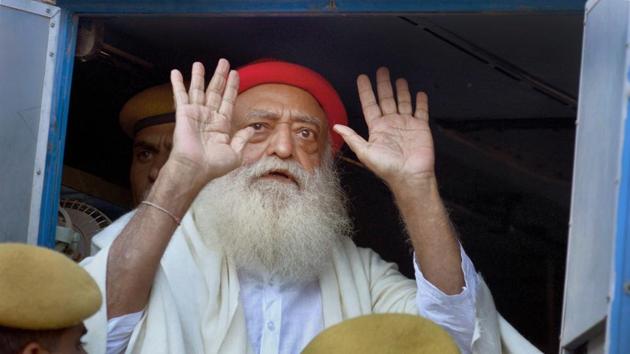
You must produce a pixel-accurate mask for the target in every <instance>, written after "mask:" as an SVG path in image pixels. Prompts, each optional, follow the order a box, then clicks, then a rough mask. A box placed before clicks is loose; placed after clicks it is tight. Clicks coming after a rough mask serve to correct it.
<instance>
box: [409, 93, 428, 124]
mask: <svg viewBox="0 0 630 354" xmlns="http://www.w3.org/2000/svg"><path fill="white" fill-rule="evenodd" d="M413 116H414V117H416V118H418V119H422V120H425V121H428V120H429V97H427V94H426V93H424V92H422V91H420V92H418V93H417V94H416V113H414V115H413Z"/></svg>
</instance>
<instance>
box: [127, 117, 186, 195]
mask: <svg viewBox="0 0 630 354" xmlns="http://www.w3.org/2000/svg"><path fill="white" fill-rule="evenodd" d="M174 129H175V124H174V123H167V124H158V125H152V126H149V127H146V128H144V129H142V130H140V131H139V132H138V133H137V134H136V136H135V138H134V141H133V158H132V161H131V171H130V173H129V179H130V181H131V192H132V194H133V203H134V205H138V204H139V203H140V202H141V201H143V200H144V199H145V197H146V196H147V194H149V190H150V189H151V186H153V183H154V182H155V180H156V178H157V176H158V173H159V172H160V169H161V168H162V166H164V163H165V162H166V160H167V159H168V155H169V154H170V153H171V148H172V147H173V130H174Z"/></svg>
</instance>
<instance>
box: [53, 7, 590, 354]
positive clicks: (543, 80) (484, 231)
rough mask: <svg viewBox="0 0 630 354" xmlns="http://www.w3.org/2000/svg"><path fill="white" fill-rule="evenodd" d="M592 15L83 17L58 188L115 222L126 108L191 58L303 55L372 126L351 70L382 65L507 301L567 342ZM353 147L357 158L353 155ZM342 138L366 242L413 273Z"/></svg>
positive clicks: (243, 60)
mask: <svg viewBox="0 0 630 354" xmlns="http://www.w3.org/2000/svg"><path fill="white" fill-rule="evenodd" d="M581 38H582V15H581V14H555V13H546V14H539V13H522V14H521V13H512V14H490V13H485V14H448V15H444V14H421V15H404V16H398V15H363V16H359V15H356V16H343V15H339V16H304V17H283V16H263V17H254V16H241V17H231V16H213V17H207V16H205V17H204V16H197V17H191V16H170V17H163V16H143V17H139V16H134V17H132V16H115V17H107V16H99V17H81V19H80V29H79V40H78V45H77V57H76V61H75V64H74V74H73V82H72V93H71V102H70V105H71V106H70V116H69V122H68V131H67V139H66V145H65V156H64V175H63V186H62V195H61V198H62V199H79V200H82V201H85V202H86V203H88V204H90V205H93V206H94V207H96V208H98V209H99V210H101V211H102V212H104V213H105V214H106V215H107V216H108V217H109V218H110V219H112V220H113V219H116V218H117V217H118V216H120V215H121V214H122V213H124V212H126V211H128V210H129V209H130V197H129V180H128V173H129V165H130V161H131V154H130V152H131V140H130V139H129V138H128V137H127V136H126V135H125V134H124V133H123V132H122V131H121V129H120V126H119V125H118V114H119V112H120V109H121V107H122V105H123V104H124V103H125V102H126V101H127V100H128V99H129V98H130V97H131V96H133V95H134V94H135V93H137V92H139V91H140V90H142V89H144V88H147V87H150V86H153V85H157V84H162V83H166V82H167V81H168V78H169V71H170V70H171V69H172V68H177V69H179V70H180V71H182V72H183V73H184V74H185V75H189V73H190V66H191V64H192V62H193V61H195V60H198V61H201V62H203V63H204V64H205V65H206V67H207V68H210V69H208V70H211V69H212V68H213V67H214V65H215V63H216V61H217V60H218V59H219V58H220V57H225V58H228V59H229V60H230V62H231V63H232V65H233V67H238V66H240V65H243V64H247V63H249V62H251V61H253V60H256V59H260V58H276V59H282V60H287V61H292V62H296V63H299V64H302V65H305V66H308V67H311V68H313V69H314V70H316V71H318V72H319V73H321V74H322V75H323V76H324V77H326V78H328V79H329V80H330V81H331V83H332V84H333V85H334V86H335V87H336V88H337V90H338V91H339V93H340V95H341V97H342V99H343V101H344V103H345V105H346V109H347V111H348V115H349V120H350V126H351V127H353V128H354V129H355V130H357V132H359V133H360V134H362V135H363V136H364V137H366V136H367V128H366V126H365V123H364V122H363V117H362V114H361V109H360V104H359V99H358V95H357V92H356V85H355V79H356V77H357V75H359V74H361V73H366V74H368V75H370V76H371V78H374V73H375V71H376V69H377V68H378V67H379V66H387V67H389V69H390V71H391V74H392V76H393V78H396V77H405V78H407V80H408V81H409V85H410V87H411V89H412V90H413V91H418V90H423V91H426V92H427V94H428V96H429V106H430V116H431V126H432V130H433V134H434V140H435V146H436V170H437V175H438V181H439V185H440V193H441V195H442V197H443V199H444V201H445V203H446V206H447V208H448V210H449V212H450V215H451V218H452V220H453V223H454V224H455V227H456V229H457V231H458V234H459V237H460V238H461V242H462V244H463V246H464V248H465V249H466V251H467V253H468V254H469V256H470V258H471V259H472V260H473V262H474V263H475V265H476V267H477V270H478V271H479V272H481V274H482V275H483V276H484V278H485V280H486V282H487V283H488V285H489V287H490V289H491V290H492V292H493V295H494V299H495V303H496V306H497V308H498V310H499V311H500V312H501V313H502V314H503V316H504V317H505V318H506V319H507V320H508V321H509V322H510V323H512V325H513V326H514V327H515V328H516V329H517V330H519V331H520V332H521V333H522V334H523V335H524V336H525V337H526V338H528V339H529V340H530V341H531V342H532V343H533V344H534V345H536V346H537V347H538V348H539V349H541V350H542V351H543V352H556V351H557V350H558V336H559V332H560V321H561V311H562V294H563V285H564V284H563V282H564V280H563V279H564V267H565V259H566V245H567V235H568V225H569V210H570V196H571V179H572V164H573V146H574V137H575V118H576V113H577V112H576V101H577V93H578V83H579V76H580V69H579V68H580V48H581ZM353 160H354V161H353ZM355 161H356V157H355V156H354V154H353V153H352V152H351V151H350V149H348V148H347V147H344V148H343V150H342V152H341V154H340V156H339V158H338V166H339V169H340V171H341V177H342V183H343V186H344V188H345V190H346V191H347V193H348V196H349V201H350V210H351V215H352V217H353V219H354V220H355V228H356V235H355V241H356V242H357V243H358V244H359V245H360V246H365V247H371V248H373V249H374V250H376V251H377V252H378V253H379V254H381V256H382V257H383V258H385V259H386V260H389V261H392V262H396V263H397V264H398V265H399V267H400V269H401V271H402V272H403V273H404V274H406V275H407V276H410V277H412V276H413V269H412V263H411V257H412V256H411V251H410V246H409V244H408V243H407V241H406V236H405V235H404V231H403V228H402V227H401V222H400V219H399V216H398V214H397V210H396V207H395V205H394V203H393V200H392V197H391V195H390V193H389V191H388V189H387V187H386V186H385V185H384V184H383V183H382V182H380V180H378V179H377V178H376V177H375V176H373V175H372V174H371V173H370V172H368V171H367V170H365V169H364V168H363V167H361V166H360V165H358V164H357V163H356V162H355Z"/></svg>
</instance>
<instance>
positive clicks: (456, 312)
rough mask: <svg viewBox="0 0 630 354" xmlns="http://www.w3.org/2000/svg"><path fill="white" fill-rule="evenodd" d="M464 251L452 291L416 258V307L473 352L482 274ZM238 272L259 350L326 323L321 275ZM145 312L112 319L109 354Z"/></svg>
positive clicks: (290, 342)
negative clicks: (459, 280) (428, 275)
mask: <svg viewBox="0 0 630 354" xmlns="http://www.w3.org/2000/svg"><path fill="white" fill-rule="evenodd" d="M97 241H98V239H97ZM461 257H462V264H461V267H462V271H463V273H464V279H465V281H466V287H464V288H463V289H462V291H461V292H460V293H459V294H456V295H446V294H444V293H443V292H442V291H440V290H439V289H437V288H436V287H435V286H433V285H432V284H431V283H430V282H429V281H427V280H426V279H425V278H424V275H423V274H422V272H421V271H420V268H419V267H418V265H417V264H416V263H415V262H414V268H415V273H416V274H415V276H416V289H417V291H416V307H417V308H418V309H419V312H420V314H421V315H422V316H423V317H425V318H428V319H430V320H432V321H433V322H435V323H437V324H439V325H440V326H442V327H443V328H444V329H445V330H446V331H447V332H448V333H449V334H450V335H451V336H452V337H453V339H454V340H455V342H456V343H457V345H458V346H459V348H460V351H461V353H462V354H469V353H470V352H471V345H472V338H473V329H474V326H475V295H476V293H475V289H476V285H477V274H476V273H475V269H474V266H473V265H472V262H471V261H470V259H469V258H468V256H466V253H465V252H464V250H463V249H461ZM238 277H239V285H240V300H241V303H242V306H243V310H244V311H243V312H244V313H245V320H246V322H247V333H248V335H249V343H250V345H251V347H252V350H253V352H254V353H258V354H293V353H300V352H301V351H302V349H304V347H306V345H307V344H308V343H309V342H310V341H311V339H313V338H314V337H315V336H316V335H317V334H319V333H320V332H321V331H322V330H323V329H324V321H323V318H322V313H323V311H322V301H321V289H320V287H319V281H318V280H313V281H310V282H287V281H283V279H280V278H278V277H272V276H270V275H269V274H266V273H264V272H262V273H261V272H245V271H239V274H238ZM142 313H143V311H140V312H136V313H132V314H128V315H123V316H120V317H116V318H113V319H111V320H109V321H108V324H107V327H108V329H107V354H121V353H124V352H125V348H127V343H128V342H129V339H130V338H131V334H132V332H133V330H134V328H135V326H136V324H137V323H138V322H139V321H140V319H141V317H142Z"/></svg>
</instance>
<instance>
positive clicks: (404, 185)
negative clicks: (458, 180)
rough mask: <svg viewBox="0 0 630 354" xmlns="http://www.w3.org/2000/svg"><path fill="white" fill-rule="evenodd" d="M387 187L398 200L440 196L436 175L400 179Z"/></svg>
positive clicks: (388, 183)
mask: <svg viewBox="0 0 630 354" xmlns="http://www.w3.org/2000/svg"><path fill="white" fill-rule="evenodd" d="M387 185H388V187H389V189H390V190H391V191H392V193H393V194H394V196H395V197H396V198H397V199H400V198H404V197H410V196H422V197H426V196H428V195H431V194H438V185H437V178H436V177H435V174H434V173H426V174H422V175H418V176H414V177H403V178H399V179H397V180H395V181H392V182H387Z"/></svg>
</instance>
